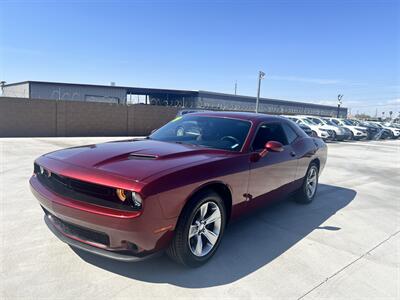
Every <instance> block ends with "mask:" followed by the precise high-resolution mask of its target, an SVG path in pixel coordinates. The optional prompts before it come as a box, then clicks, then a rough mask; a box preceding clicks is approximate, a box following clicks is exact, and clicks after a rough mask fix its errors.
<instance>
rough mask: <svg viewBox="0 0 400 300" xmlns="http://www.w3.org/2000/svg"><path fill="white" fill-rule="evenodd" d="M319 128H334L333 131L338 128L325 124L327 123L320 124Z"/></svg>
mask: <svg viewBox="0 0 400 300" xmlns="http://www.w3.org/2000/svg"><path fill="white" fill-rule="evenodd" d="M321 128H323V129H328V130H334V131H336V130H338V127H336V126H332V125H327V124H324V125H321Z"/></svg>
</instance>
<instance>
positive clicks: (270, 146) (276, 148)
mask: <svg viewBox="0 0 400 300" xmlns="http://www.w3.org/2000/svg"><path fill="white" fill-rule="evenodd" d="M283 150H284V149H283V145H282V144H281V143H280V142H277V141H269V142H267V143H266V144H265V146H264V150H262V151H261V152H260V157H264V156H266V155H267V153H268V152H282V151H283Z"/></svg>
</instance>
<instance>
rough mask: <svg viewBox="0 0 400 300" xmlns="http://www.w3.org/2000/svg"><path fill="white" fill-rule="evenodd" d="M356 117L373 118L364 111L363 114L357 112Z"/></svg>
mask: <svg viewBox="0 0 400 300" xmlns="http://www.w3.org/2000/svg"><path fill="white" fill-rule="evenodd" d="M354 117H355V118H356V119H363V120H364V119H371V116H370V115H367V114H364V113H361V114H356V115H355V116H354Z"/></svg>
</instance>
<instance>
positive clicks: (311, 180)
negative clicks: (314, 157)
mask: <svg viewBox="0 0 400 300" xmlns="http://www.w3.org/2000/svg"><path fill="white" fill-rule="evenodd" d="M317 172H318V171H317V168H316V167H315V166H312V167H311V168H310V170H309V171H308V174H307V179H306V180H307V182H306V193H307V197H308V198H309V199H311V198H312V197H313V196H314V194H315V191H316V190H317V183H318V178H317Z"/></svg>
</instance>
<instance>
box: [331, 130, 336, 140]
mask: <svg viewBox="0 0 400 300" xmlns="http://www.w3.org/2000/svg"><path fill="white" fill-rule="evenodd" d="M331 139H332V141H336V132H335V131H333V133H332V136H331Z"/></svg>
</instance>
